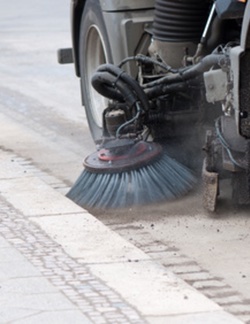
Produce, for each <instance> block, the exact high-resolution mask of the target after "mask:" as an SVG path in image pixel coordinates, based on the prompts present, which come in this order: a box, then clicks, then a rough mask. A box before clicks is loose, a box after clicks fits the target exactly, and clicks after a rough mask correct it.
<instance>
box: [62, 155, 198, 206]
mask: <svg viewBox="0 0 250 324" xmlns="http://www.w3.org/2000/svg"><path fill="white" fill-rule="evenodd" d="M195 183H196V179H195V177H194V175H193V173H192V172H191V171H190V170H189V169H187V168H186V167H185V166H183V165H182V164H180V163H179V162H177V161H176V160H174V159H172V158H171V157H169V156H168V155H166V154H164V155H163V156H162V157H161V158H160V159H159V160H158V161H155V162H154V163H152V164H151V165H147V166H144V167H142V168H139V169H137V170H133V171H127V172H121V173H91V172H89V171H86V170H84V171H83V172H82V174H81V175H80V177H79V178H78V179H77V181H76V182H75V184H74V185H73V187H72V188H71V190H70V191H69V192H68V194H67V197H68V198H70V199H71V200H73V201H74V202H75V203H76V204H78V205H80V206H82V207H86V208H88V207H90V208H93V207H95V208H123V207H130V206H133V205H146V204H151V203H155V202H160V201H164V200H173V199H176V198H179V197H181V196H183V195H184V194H186V193H187V192H188V191H190V190H191V189H192V188H193V186H194V184H195Z"/></svg>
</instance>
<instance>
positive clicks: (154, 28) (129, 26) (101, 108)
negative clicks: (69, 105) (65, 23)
mask: <svg viewBox="0 0 250 324" xmlns="http://www.w3.org/2000/svg"><path fill="white" fill-rule="evenodd" d="M249 24H250V2H249V1H248V2H247V1H244V0H216V1H213V0H178V1H175V0H137V1H135V0H103V1H101V0H72V1H71V27H72V44H73V47H72V58H73V61H74V64H75V71H76V75H77V76H78V77H80V78H81V87H82V98H83V104H84V105H85V108H86V113H87V117H88V121H89V126H90V130H91V132H92V135H93V139H94V140H95V141H96V143H103V141H104V142H107V141H109V139H112V138H114V137H116V135H117V134H118V133H119V137H124V138H125V137H128V134H129V136H130V137H131V138H132V137H133V136H134V137H133V138H138V136H141V137H143V136H146V137H147V139H148V138H149V137H150V138H152V139H153V140H154V141H162V140H163V139H164V140H166V142H167V143H171V142H172V143H176V142H178V143H179V142H183V139H186V138H188V137H190V138H191V137H195V138H197V143H196V144H197V145H198V146H199V147H200V150H201V149H202V148H203V150H204V151H205V159H204V163H203V170H202V175H203V184H204V207H205V208H207V209H209V210H211V211H213V210H214V209H215V206H216V201H217V197H218V193H219V180H220V179H222V178H228V177H229V178H231V179H232V183H233V184H232V187H233V198H234V200H235V202H236V203H238V204H249V202H250V144H249V140H250V106H249V104H248V103H249V99H250V26H249ZM63 54H66V51H65V52H63V50H62V51H61V52H60V58H61V61H63V59H62V58H63ZM66 61H67V59H66ZM68 61H70V59H68ZM104 63H112V64H113V65H114V66H119V68H122V69H124V71H125V72H126V73H127V74H128V75H129V76H131V78H133V79H135V80H137V82H138V84H139V85H140V87H141V89H142V90H143V91H144V93H145V95H146V97H147V100H148V107H147V108H145V107H144V108H142V110H143V112H142V113H141V114H139V115H140V116H139V117H138V118H137V117H135V115H136V112H135V111H134V109H131V110H130V111H129V113H127V110H128V109H127V107H128V106H129V103H128V102H126V100H125V99H124V98H125V97H124V98H123V99H124V100H123V99H121V98H120V96H116V94H115V92H117V91H118V92H119V93H120V92H121V89H118V90H117V84H116V82H113V83H114V85H113V86H114V89H115V90H114V89H113V90H112V89H111V88H112V85H111V83H108V81H105V80H104V81H103V80H102V82H103V84H101V81H100V79H99V80H97V78H94V81H93V80H92V76H93V75H94V74H95V73H96V70H98V66H100V65H102V64H104ZM98 71H99V72H104V71H103V70H100V69H99V70H98ZM105 72H107V71H105ZM119 78H120V76H118V75H117V80H118V81H119ZM91 82H92V84H94V88H95V89H94V88H92V87H91ZM96 90H99V91H98V92H99V93H100V94H97V92H96ZM124 102H125V103H124ZM125 106H126V107H125ZM142 106H143V105H142ZM110 111H111V112H114V111H116V113H117V115H116V122H117V125H116V128H115V130H116V131H110V124H109V123H110V116H109V114H108V113H109V112H110ZM125 112H126V114H128V115H129V116H126V118H127V120H133V122H131V123H130V125H129V126H128V125H126V126H124V122H122V121H121V120H122V118H121V116H120V115H119V114H124V113H125ZM119 118H120V119H119ZM133 118H134V119H133ZM135 119H136V123H135ZM135 124H136V125H135ZM119 127H122V128H121V129H122V131H121V129H120V128H119ZM118 129H119V131H117V130H118ZM145 129H147V131H145ZM145 133H147V135H145ZM203 133H204V134H205V135H204V138H205V140H204V138H203V135H202V134H203ZM131 134H133V135H131ZM202 142H203V143H202ZM185 145H186V144H185ZM170 146H171V144H170ZM176 147H179V148H180V150H183V146H178V145H176ZM187 151H188V148H187ZM194 159H195V157H194Z"/></svg>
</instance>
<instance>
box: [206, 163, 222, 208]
mask: <svg viewBox="0 0 250 324" xmlns="http://www.w3.org/2000/svg"><path fill="white" fill-rule="evenodd" d="M207 167H208V164H207V158H205V159H204V161H203V167H202V184H203V192H202V204H203V207H204V208H205V209H206V210H208V211H210V212H214V211H215V208H216V202H217V196H218V193H219V174H218V173H216V172H209V171H208V168H207Z"/></svg>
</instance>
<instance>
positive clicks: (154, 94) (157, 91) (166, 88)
mask: <svg viewBox="0 0 250 324" xmlns="http://www.w3.org/2000/svg"><path fill="white" fill-rule="evenodd" d="M184 90H187V83H186V82H179V83H174V84H168V85H165V84H161V85H157V86H155V87H153V88H150V89H145V93H146V95H147V97H148V99H154V98H158V97H160V96H163V95H166V94H168V93H173V92H179V91H184Z"/></svg>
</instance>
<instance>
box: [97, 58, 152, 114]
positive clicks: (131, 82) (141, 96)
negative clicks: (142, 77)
mask: <svg viewBox="0 0 250 324" xmlns="http://www.w3.org/2000/svg"><path fill="white" fill-rule="evenodd" d="M97 72H109V73H110V74H112V75H114V76H116V78H117V81H118V80H120V79H121V80H122V81H123V82H124V83H125V84H126V85H127V86H128V87H130V89H132V90H133V91H134V92H135V93H136V95H137V97H138V100H139V101H140V102H141V105H142V108H143V109H144V110H146V111H148V110H149V109H150V105H149V101H148V98H147V96H146V94H145V92H144V91H143V89H142V88H141V86H140V85H139V83H138V82H137V81H136V80H135V79H133V78H132V77H131V76H130V75H128V74H127V73H126V72H125V71H123V70H122V69H120V68H119V67H117V66H115V65H112V64H103V65H100V66H99V68H98V69H97ZM117 81H115V82H114V86H115V85H116V82H117Z"/></svg>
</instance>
